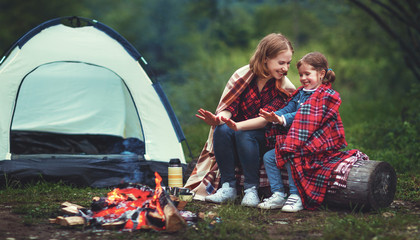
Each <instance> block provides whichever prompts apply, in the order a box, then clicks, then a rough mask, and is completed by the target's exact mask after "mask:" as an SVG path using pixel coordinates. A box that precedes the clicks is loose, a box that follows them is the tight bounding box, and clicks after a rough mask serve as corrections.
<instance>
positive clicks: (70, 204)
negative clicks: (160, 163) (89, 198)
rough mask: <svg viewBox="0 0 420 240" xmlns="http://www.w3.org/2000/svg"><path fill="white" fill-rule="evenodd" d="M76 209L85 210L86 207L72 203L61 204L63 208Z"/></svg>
mask: <svg viewBox="0 0 420 240" xmlns="http://www.w3.org/2000/svg"><path fill="white" fill-rule="evenodd" d="M70 206H71V207H76V208H78V209H82V208H85V207H82V206H80V205H77V204H74V203H71V202H63V203H61V207H70Z"/></svg>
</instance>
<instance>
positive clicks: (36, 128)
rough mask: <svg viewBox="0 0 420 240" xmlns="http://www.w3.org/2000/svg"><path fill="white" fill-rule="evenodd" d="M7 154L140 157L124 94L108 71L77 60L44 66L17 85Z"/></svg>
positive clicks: (140, 143) (133, 116) (140, 141)
mask: <svg viewBox="0 0 420 240" xmlns="http://www.w3.org/2000/svg"><path fill="white" fill-rule="evenodd" d="M10 151H11V153H12V156H13V154H77V155H95V154H99V155H101V154H105V155H106V154H121V153H122V154H127V153H133V154H139V155H142V154H144V136H143V131H142V128H141V122H140V119H139V116H138V113H137V111H136V108H135V105H134V103H133V100H132V97H131V95H130V91H129V90H128V89H127V86H126V85H125V83H124V81H123V80H122V79H121V78H120V77H119V76H118V75H117V74H115V73H114V72H113V71H111V70H109V69H106V68H103V67H100V66H97V65H92V64H87V63H83V62H54V63H49V64H44V65H41V66H39V67H38V68H36V69H35V70H33V71H32V72H31V73H29V74H28V75H27V76H26V77H25V78H24V80H23V81H22V83H21V86H20V89H19V93H18V96H17V100H16V106H15V111H14V116H13V119H12V129H11V134H10Z"/></svg>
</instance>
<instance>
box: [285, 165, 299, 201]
mask: <svg viewBox="0 0 420 240" xmlns="http://www.w3.org/2000/svg"><path fill="white" fill-rule="evenodd" d="M285 166H286V170H287V176H288V179H289V189H290V194H296V195H299V191H298V189H297V187H296V185H295V182H294V181H293V176H292V169H291V168H290V163H289V162H287V163H286V164H285Z"/></svg>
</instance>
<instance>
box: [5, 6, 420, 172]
mask: <svg viewBox="0 0 420 240" xmlns="http://www.w3.org/2000/svg"><path fill="white" fill-rule="evenodd" d="M419 5H420V3H419V2H417V1H413V0H404V1H393V0H383V1H375V0H372V1H363V0H360V1H356V0H338V1H327V0H283V1H282V0H277V1H274V0H250V1H241V0H154V1H149V0H81V1H73V0H59V1H58V0H56V1H53V0H38V1H24V0H0V13H1V14H0V26H1V27H0V52H1V51H2V52H6V51H7V50H8V48H9V47H10V46H11V45H12V44H13V42H14V41H16V40H17V39H18V38H19V37H21V36H22V35H23V34H24V33H26V32H27V31H29V30H30V29H32V28H33V27H35V26H37V25H38V24H40V23H42V22H44V21H47V20H50V19H52V18H56V17H62V16H80V17H86V18H92V19H96V20H98V21H100V22H102V23H104V24H106V25H108V26H110V27H111V28H113V29H115V30H116V31H117V32H119V33H120V34H121V35H122V36H124V37H125V38H126V39H127V40H128V41H129V42H130V43H132V44H133V45H134V46H135V47H136V48H137V49H138V50H139V52H140V53H141V54H142V55H143V56H144V57H145V59H146V60H147V61H148V63H149V64H150V65H151V67H152V69H153V71H154V72H155V77H156V78H157V79H158V80H159V81H160V82H161V84H162V86H163V88H164V90H165V92H166V94H167V95H168V98H169V100H170V102H171V104H172V106H173V108H174V110H175V113H176V115H177V117H178V119H179V121H180V123H181V126H182V128H183V130H184V133H185V135H186V138H187V140H188V144H189V146H190V148H191V152H192V157H193V158H196V157H198V155H199V154H200V152H201V150H202V147H203V145H204V142H205V141H206V139H207V135H208V131H209V127H208V126H207V125H206V124H204V123H203V122H202V121H201V120H199V119H198V118H196V117H195V116H194V115H195V113H196V111H197V109H199V108H205V109H208V110H210V111H214V110H215V108H216V106H217V103H218V101H219V98H220V95H221V93H222V91H223V88H224V86H225V84H226V82H227V80H228V79H229V77H230V76H231V75H232V73H233V72H234V71H235V70H236V69H237V68H239V67H241V66H243V65H245V64H247V63H248V61H249V58H250V56H251V54H252V53H253V51H254V50H255V47H256V45H257V43H258V41H259V40H260V39H261V38H262V37H263V36H265V35H266V34H268V33H272V32H276V33H279V32H280V33H283V34H284V35H286V36H287V37H288V38H289V39H290V40H291V41H292V43H293V45H294V48H295V54H294V57H293V61H292V63H291V68H290V71H289V74H288V76H289V78H290V79H291V80H292V82H293V83H294V84H295V86H300V83H299V76H298V73H297V70H296V67H295V66H296V61H297V60H298V59H299V58H301V57H302V56H303V55H304V54H306V53H308V52H311V51H320V52H322V53H324V54H325V55H326V56H327V58H328V60H329V63H330V67H331V68H333V69H334V72H335V73H336V77H337V78H336V82H335V83H334V85H333V87H334V88H335V89H336V90H337V91H338V92H339V93H340V94H341V97H342V100H343V103H342V105H341V108H340V113H341V116H342V119H343V123H344V127H345V131H346V139H347V142H348V144H349V146H348V148H358V149H360V150H362V151H363V152H365V153H366V154H367V155H369V156H370V158H371V159H374V160H379V161H386V162H389V163H390V164H391V165H392V166H393V167H394V168H395V169H396V171H397V173H408V174H410V173H412V174H417V173H418V169H419V167H420V161H419V160H418V159H419V157H420V139H419V138H420V134H419V133H420V111H419V106H420V98H419V95H420V77H419V74H418V73H419V66H420V64H417V63H418V62H416V61H417V60H419V59H420V50H419V49H420V47H419V44H420V40H419V39H420V37H419V36H420V31H419V29H420V27H419V26H420V17H419V16H420V11H419ZM375 14H376V17H375V16H373V15H375ZM184 150H185V153H186V157H187V159H188V160H187V161H191V160H192V158H191V157H188V155H189V153H188V149H187V147H186V146H184Z"/></svg>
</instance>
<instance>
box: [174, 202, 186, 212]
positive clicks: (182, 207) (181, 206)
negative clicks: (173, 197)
mask: <svg viewBox="0 0 420 240" xmlns="http://www.w3.org/2000/svg"><path fill="white" fill-rule="evenodd" d="M186 205H187V201H179V202H178V205H177V206H176V208H177V209H178V210H179V211H181V210H183V209H184V208H185V206H186Z"/></svg>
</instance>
